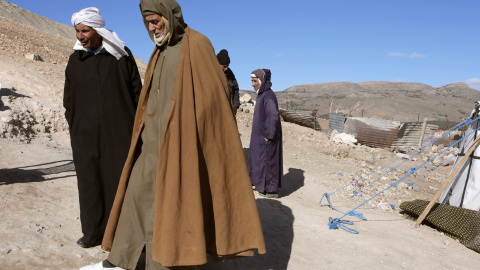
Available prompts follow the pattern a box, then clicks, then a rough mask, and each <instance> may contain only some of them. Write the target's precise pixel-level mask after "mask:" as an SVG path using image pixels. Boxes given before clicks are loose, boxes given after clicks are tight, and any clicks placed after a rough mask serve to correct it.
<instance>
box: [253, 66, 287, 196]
mask: <svg viewBox="0 0 480 270" xmlns="http://www.w3.org/2000/svg"><path fill="white" fill-rule="evenodd" d="M271 74H272V73H271V72H270V70H268V69H257V70H255V71H253V72H252V74H251V78H252V86H253V88H254V89H255V92H256V93H257V95H258V97H257V103H256V105H255V112H254V114H253V125H252V136H251V138H250V157H249V159H248V171H249V174H250V179H251V181H252V186H254V189H255V190H256V191H258V193H259V194H260V195H262V196H265V197H268V198H278V189H279V188H280V187H281V185H282V178H283V154H282V125H281V123H280V114H279V112H278V102H277V97H276V96H275V94H274V93H273V91H272V89H271V86H272V83H271V82H270V78H271V76H272V75H271Z"/></svg>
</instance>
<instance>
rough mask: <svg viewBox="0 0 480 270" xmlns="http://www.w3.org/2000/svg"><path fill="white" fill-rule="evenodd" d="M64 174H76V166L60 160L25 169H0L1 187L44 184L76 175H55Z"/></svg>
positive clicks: (69, 161)
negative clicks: (20, 184)
mask: <svg viewBox="0 0 480 270" xmlns="http://www.w3.org/2000/svg"><path fill="white" fill-rule="evenodd" d="M64 172H75V166H74V165H73V161H72V160H60V161H54V162H49V163H43V164H37V165H31V166H25V167H18V168H9V169H0V185H9V184H17V183H30V182H43V181H49V180H55V179H62V178H67V177H71V176H75V175H76V174H70V175H62V176H54V175H55V174H60V173H64ZM51 175H53V177H51Z"/></svg>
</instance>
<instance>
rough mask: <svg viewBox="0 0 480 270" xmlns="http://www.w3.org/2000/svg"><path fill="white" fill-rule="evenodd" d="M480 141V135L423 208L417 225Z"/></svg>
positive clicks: (418, 224) (416, 225)
mask: <svg viewBox="0 0 480 270" xmlns="http://www.w3.org/2000/svg"><path fill="white" fill-rule="evenodd" d="M479 142H480V136H479V137H478V138H476V139H475V141H474V142H473V144H472V145H471V146H470V148H469V149H468V151H467V153H465V156H463V158H462V159H461V160H460V162H458V164H457V166H456V167H455V170H453V172H452V173H451V174H450V175H449V176H448V178H447V180H446V181H445V183H444V184H443V186H442V187H441V188H440V189H439V190H438V192H437V194H435V197H433V199H432V200H431V201H430V203H429V204H428V205H427V207H426V208H425V210H423V213H422V214H421V215H420V216H419V217H418V219H417V223H415V227H418V226H420V224H421V223H422V222H423V220H424V219H425V217H426V216H427V215H428V213H429V212H430V210H431V209H432V207H433V205H434V204H435V202H436V201H437V200H438V198H440V196H441V195H442V192H443V191H444V190H445V189H446V188H447V186H448V184H450V182H451V181H452V179H453V178H454V177H455V175H457V173H458V172H459V171H460V169H462V167H463V164H465V162H466V161H467V160H468V158H469V157H470V155H471V154H472V153H473V151H474V150H475V148H477V145H478V143H479Z"/></svg>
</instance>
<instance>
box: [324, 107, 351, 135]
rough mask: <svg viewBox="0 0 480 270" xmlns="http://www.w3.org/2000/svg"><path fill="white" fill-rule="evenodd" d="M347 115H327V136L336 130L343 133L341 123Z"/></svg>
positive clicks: (343, 122)
mask: <svg viewBox="0 0 480 270" xmlns="http://www.w3.org/2000/svg"><path fill="white" fill-rule="evenodd" d="M346 119H347V117H346V116H345V114H343V113H330V114H329V115H328V134H327V135H328V137H329V138H330V134H332V131H334V130H336V131H338V132H339V133H343V125H344V124H345V120H346Z"/></svg>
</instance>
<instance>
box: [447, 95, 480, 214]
mask: <svg viewBox="0 0 480 270" xmlns="http://www.w3.org/2000/svg"><path fill="white" fill-rule="evenodd" d="M479 109H480V102H479V101H477V102H475V110H474V112H472V119H475V118H477V117H479V116H480V114H479ZM479 126H480V120H476V121H474V122H472V123H471V124H470V126H469V128H468V130H467V131H466V133H465V135H466V136H467V135H469V134H470V133H472V132H473V131H474V130H476V129H477V128H478V127H479ZM478 136H480V131H476V132H474V133H472V134H471V135H469V136H468V137H467V138H465V139H464V140H463V141H462V142H461V143H460V152H459V154H458V157H457V160H456V161H455V164H454V165H453V169H452V171H453V170H454V169H455V167H456V166H457V164H458V162H460V160H461V159H462V158H463V157H464V154H465V153H466V152H467V151H468V149H469V148H470V146H471V145H472V144H473V141H474V140H475V139H476V138H477V137H478ZM462 154H463V155H462ZM439 202H440V203H443V204H449V205H452V206H457V207H462V208H466V209H470V210H475V211H480V147H477V148H476V149H475V151H474V152H473V155H472V156H471V157H469V158H468V160H467V161H466V162H465V164H464V165H463V167H462V169H461V170H460V171H459V172H458V173H457V175H456V176H455V178H454V179H453V180H452V182H450V184H449V185H448V186H447V188H446V189H445V190H444V191H443V193H442V195H441V196H440V199H439Z"/></svg>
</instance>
